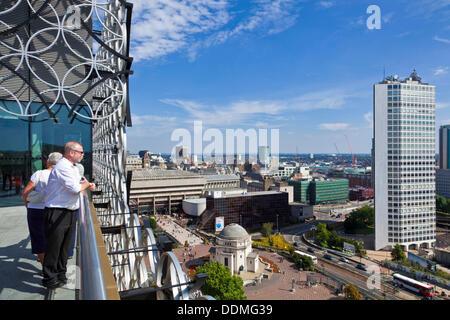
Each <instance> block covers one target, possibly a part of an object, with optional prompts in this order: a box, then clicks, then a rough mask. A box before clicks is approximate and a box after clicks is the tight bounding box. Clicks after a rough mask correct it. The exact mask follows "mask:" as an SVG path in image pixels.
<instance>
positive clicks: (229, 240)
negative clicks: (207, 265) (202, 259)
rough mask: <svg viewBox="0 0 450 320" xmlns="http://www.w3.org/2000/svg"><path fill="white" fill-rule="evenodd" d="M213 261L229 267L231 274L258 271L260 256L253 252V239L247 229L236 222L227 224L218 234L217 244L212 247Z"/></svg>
mask: <svg viewBox="0 0 450 320" xmlns="http://www.w3.org/2000/svg"><path fill="white" fill-rule="evenodd" d="M209 252H210V256H211V260H212V261H218V262H220V263H221V264H223V265H224V266H225V267H228V268H229V269H230V271H231V274H239V273H240V272H247V271H248V272H255V273H256V272H258V265H259V264H258V260H259V256H258V254H256V253H253V252H252V239H251V236H250V235H249V234H248V233H247V231H246V230H245V229H244V228H243V227H241V226H240V225H238V224H236V223H232V224H229V225H227V226H226V227H225V228H224V229H223V230H222V232H221V233H220V234H219V235H218V236H217V241H216V246H214V247H212V248H211V249H210V251H209Z"/></svg>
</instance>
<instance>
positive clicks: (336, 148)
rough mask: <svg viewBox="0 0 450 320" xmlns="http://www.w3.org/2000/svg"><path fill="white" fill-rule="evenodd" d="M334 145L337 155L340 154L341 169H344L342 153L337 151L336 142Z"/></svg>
mask: <svg viewBox="0 0 450 320" xmlns="http://www.w3.org/2000/svg"><path fill="white" fill-rule="evenodd" d="M334 146H335V147H336V151H337V155H338V156H339V155H340V156H339V158H340V159H341V166H342V170H344V159H343V158H342V154H341V153H340V152H339V149H338V147H337V144H336V143H334Z"/></svg>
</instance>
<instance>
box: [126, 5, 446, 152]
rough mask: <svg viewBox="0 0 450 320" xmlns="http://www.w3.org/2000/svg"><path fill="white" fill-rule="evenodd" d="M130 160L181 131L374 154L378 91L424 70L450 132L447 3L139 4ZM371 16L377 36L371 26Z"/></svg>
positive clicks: (166, 148)
mask: <svg viewBox="0 0 450 320" xmlns="http://www.w3.org/2000/svg"><path fill="white" fill-rule="evenodd" d="M132 2H133V3H134V10H133V25H132V33H131V36H132V38H131V41H132V42H131V54H132V56H133V57H134V58H135V61H134V63H133V67H132V69H133V70H134V75H133V76H131V78H130V94H131V96H130V100H131V112H132V120H133V127H131V128H127V134H128V139H127V143H128V149H129V150H130V151H132V152H137V151H139V150H143V149H149V150H151V151H153V152H163V153H167V152H170V151H171V150H172V148H173V147H174V146H175V145H176V144H177V142H175V141H171V134H172V132H173V131H174V130H175V129H177V128H185V129H187V130H189V131H190V132H192V133H193V121H194V120H198V121H202V122H203V128H204V130H206V129H207V128H217V129H219V130H221V131H222V132H223V134H224V135H225V129H238V128H242V129H244V130H247V129H249V128H254V129H260V128H262V129H264V128H265V129H269V130H270V129H274V128H277V129H279V130H280V131H279V132H280V152H282V153H285V152H292V153H295V152H296V150H298V152H299V153H310V152H312V153H336V148H335V144H336V145H337V146H338V149H339V151H340V152H341V153H349V147H348V145H347V143H346V139H345V135H347V136H348V139H349V141H350V143H351V148H352V151H353V152H354V153H369V152H370V147H371V138H372V124H371V123H372V108H373V97H372V86H373V84H375V83H377V82H379V81H381V80H382V78H383V70H384V69H385V70H386V75H395V74H397V75H399V76H400V78H402V79H403V78H405V77H407V76H409V74H410V73H411V72H412V71H413V69H414V68H416V69H417V72H418V74H419V75H420V76H421V77H422V79H423V81H424V82H428V83H430V84H433V85H436V87H437V94H436V103H437V111H436V126H437V128H438V127H439V126H440V125H442V124H449V123H450V90H449V89H450V1H449V0H391V1H376V0H371V1H361V0H330V1H313V0H303V1H300V0H298V1H293V0H274V1H269V0H253V1H242V0H239V1H238V0H195V1H176V0H153V1H148V0H132ZM370 5H378V6H379V7H380V9H381V29H379V30H376V29H375V30H369V29H368V28H367V25H366V21H367V19H368V18H369V17H370V14H368V13H366V10H367V8H368V7H369V6H370Z"/></svg>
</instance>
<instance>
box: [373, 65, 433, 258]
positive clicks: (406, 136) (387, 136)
mask: <svg viewBox="0 0 450 320" xmlns="http://www.w3.org/2000/svg"><path fill="white" fill-rule="evenodd" d="M435 90H436V88H435V86H433V85H429V84H427V83H423V82H422V81H421V78H420V77H419V76H418V75H417V73H416V71H415V70H414V72H413V73H412V74H411V75H410V76H409V77H408V78H406V79H405V80H404V81H399V80H398V76H395V77H388V78H386V79H384V80H383V81H382V82H380V83H378V84H375V85H374V111H373V114H374V126H373V128H374V153H373V154H374V159H373V163H374V168H373V170H374V175H373V176H374V179H375V181H374V185H375V249H376V250H379V249H382V248H385V247H393V246H394V245H395V244H400V245H401V246H402V247H403V248H404V249H406V250H408V249H417V248H418V247H420V246H425V247H430V246H432V245H433V244H434V242H435V241H436V223H435V215H436V204H435V193H436V191H435V190H436V188H435V168H434V166H435V109H436V105H435Z"/></svg>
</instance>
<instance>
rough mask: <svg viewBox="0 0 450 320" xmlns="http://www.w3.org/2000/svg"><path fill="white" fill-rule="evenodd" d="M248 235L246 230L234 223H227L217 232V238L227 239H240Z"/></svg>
mask: <svg viewBox="0 0 450 320" xmlns="http://www.w3.org/2000/svg"><path fill="white" fill-rule="evenodd" d="M248 236H249V235H248V233H247V231H245V229H244V228H242V227H241V226H240V225H238V224H236V223H231V224H229V225H227V226H226V227H225V228H223V230H222V232H221V233H220V234H219V238H221V239H227V240H241V239H246V238H248Z"/></svg>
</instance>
